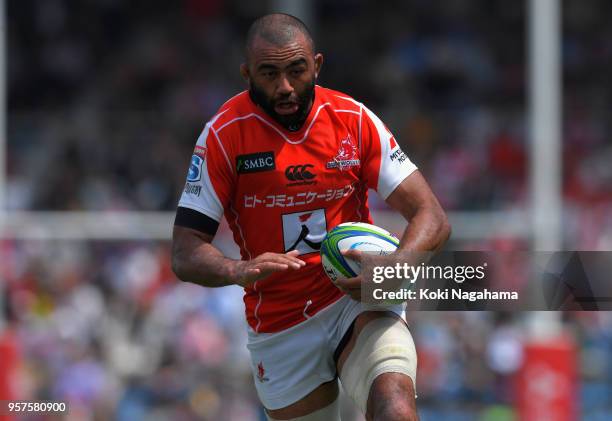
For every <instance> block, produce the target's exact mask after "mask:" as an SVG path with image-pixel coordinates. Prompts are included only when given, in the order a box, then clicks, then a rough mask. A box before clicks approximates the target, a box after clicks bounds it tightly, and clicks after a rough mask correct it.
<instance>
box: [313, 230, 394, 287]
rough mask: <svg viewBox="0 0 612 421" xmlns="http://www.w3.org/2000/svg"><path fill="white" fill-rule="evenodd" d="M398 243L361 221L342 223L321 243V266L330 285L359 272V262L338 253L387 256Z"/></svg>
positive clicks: (385, 231) (387, 232) (386, 232)
mask: <svg viewBox="0 0 612 421" xmlns="http://www.w3.org/2000/svg"><path fill="white" fill-rule="evenodd" d="M398 247H399V240H398V239H397V237H395V236H394V235H393V234H391V233H390V232H389V231H387V230H384V229H382V228H380V227H377V226H376V225H371V224H366V223H364V222H346V223H344V224H340V225H338V226H337V227H335V228H334V229H332V230H331V231H329V232H328V233H327V235H326V236H325V238H324V239H323V242H322V243H321V264H322V265H323V269H324V270H325V273H326V274H327V276H329V279H331V280H332V282H335V281H337V280H338V279H346V278H353V277H355V276H357V275H358V274H359V273H360V272H361V267H360V266H359V262H356V261H355V260H352V259H349V258H346V257H344V256H343V255H342V254H341V253H340V251H341V250H351V249H355V250H360V251H364V252H367V253H370V254H381V255H382V254H390V253H392V252H394V251H395V250H397V248H398Z"/></svg>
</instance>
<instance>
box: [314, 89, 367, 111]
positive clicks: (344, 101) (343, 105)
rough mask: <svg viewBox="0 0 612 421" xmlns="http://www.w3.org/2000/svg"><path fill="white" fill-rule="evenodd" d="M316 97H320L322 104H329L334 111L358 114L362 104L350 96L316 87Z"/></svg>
mask: <svg viewBox="0 0 612 421" xmlns="http://www.w3.org/2000/svg"><path fill="white" fill-rule="evenodd" d="M316 93H317V95H320V98H321V101H322V102H323V103H329V104H330V105H331V106H332V107H333V108H334V109H336V110H349V111H356V112H360V109H361V108H362V107H363V104H362V103H360V102H359V101H357V100H356V99H355V98H353V97H352V96H350V95H347V94H345V93H344V92H340V91H336V90H334V89H330V88H325V87H323V86H319V85H317V90H316Z"/></svg>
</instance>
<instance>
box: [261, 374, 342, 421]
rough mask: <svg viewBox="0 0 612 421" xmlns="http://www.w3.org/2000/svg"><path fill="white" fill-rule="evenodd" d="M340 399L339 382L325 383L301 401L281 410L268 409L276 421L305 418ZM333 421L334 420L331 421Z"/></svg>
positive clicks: (269, 414) (270, 415)
mask: <svg viewBox="0 0 612 421" xmlns="http://www.w3.org/2000/svg"><path fill="white" fill-rule="evenodd" d="M337 398H338V380H336V379H334V380H332V381H330V382H327V383H323V384H321V385H320V386H319V387H317V388H316V389H315V390H313V391H312V392H310V393H309V394H308V395H306V396H305V397H303V398H302V399H300V400H299V401H297V402H295V403H293V404H291V405H289V406H287V407H285V408H280V409H273V410H270V409H266V412H267V413H268V416H269V417H270V418H273V419H275V420H289V419H293V418H298V417H303V416H306V415H308V414H311V413H313V412H316V411H318V410H320V409H322V408H326V407H328V406H329V405H331V404H332V403H333V402H334V401H335V400H336V399H337ZM330 421H333V420H330Z"/></svg>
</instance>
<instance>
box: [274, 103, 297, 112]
mask: <svg viewBox="0 0 612 421" xmlns="http://www.w3.org/2000/svg"><path fill="white" fill-rule="evenodd" d="M299 108H300V106H299V104H298V103H297V102H292V101H279V102H277V103H276V104H274V111H276V112H277V113H278V114H280V115H289V114H294V113H296V112H297V111H298V109H299Z"/></svg>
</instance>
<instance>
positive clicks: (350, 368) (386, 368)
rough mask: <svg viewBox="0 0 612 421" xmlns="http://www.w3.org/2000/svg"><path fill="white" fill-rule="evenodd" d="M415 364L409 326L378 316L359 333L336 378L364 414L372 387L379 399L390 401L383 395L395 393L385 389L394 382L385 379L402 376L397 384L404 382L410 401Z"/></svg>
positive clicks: (414, 351)
mask: <svg viewBox="0 0 612 421" xmlns="http://www.w3.org/2000/svg"><path fill="white" fill-rule="evenodd" d="M416 366H417V356H416V350H415V347H414V342H413V341H412V336H411V335H410V332H409V330H408V329H407V328H406V326H405V325H404V324H403V322H401V321H400V320H397V319H395V318H391V317H381V318H377V319H374V320H371V321H369V322H368V324H367V325H365V327H363V329H362V330H361V332H360V333H359V336H358V337H357V340H356V341H355V345H354V347H353V349H352V350H351V352H350V355H349V356H348V358H347V359H346V361H345V362H344V365H343V367H342V370H341V372H340V379H341V381H342V386H343V387H344V390H345V391H346V392H347V394H348V395H349V396H350V397H351V398H352V399H353V400H354V401H355V403H356V404H357V406H358V407H359V409H360V410H361V412H362V413H364V414H366V413H367V412H369V411H368V406H369V405H368V401H369V400H370V399H369V397H370V395H371V394H372V390H376V391H379V390H378V389H380V391H379V392H380V393H379V394H378V395H379V397H380V399H382V400H383V401H385V402H387V401H393V399H387V396H388V394H389V393H391V392H393V393H396V391H394V390H392V389H389V387H388V386H393V385H394V384H395V382H388V381H387V380H389V379H397V378H399V379H403V381H400V383H399V384H400V386H402V385H404V384H405V383H407V382H408V384H409V385H410V388H411V390H412V396H411V399H412V402H414V385H413V380H412V379H415V378H416ZM398 376H399V377H398ZM376 385H381V386H376ZM383 386H384V387H383ZM387 389H389V390H387ZM402 393H404V392H402ZM378 401H379V400H377V402H378ZM399 409H401V408H399Z"/></svg>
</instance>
